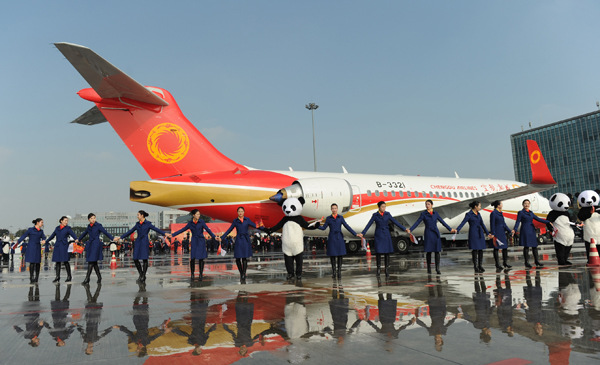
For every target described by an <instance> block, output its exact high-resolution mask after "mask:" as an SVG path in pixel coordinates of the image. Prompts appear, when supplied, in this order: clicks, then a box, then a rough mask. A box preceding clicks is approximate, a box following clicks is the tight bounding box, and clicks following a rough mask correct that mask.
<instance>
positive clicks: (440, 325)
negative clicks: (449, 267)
mask: <svg viewBox="0 0 600 365" xmlns="http://www.w3.org/2000/svg"><path fill="white" fill-rule="evenodd" d="M431 279H432V278H431V276H429V279H428V281H429V282H431ZM428 289H429V298H428V299H427V305H429V316H430V317H431V326H429V327H427V325H426V324H425V323H423V321H421V320H420V319H419V318H416V322H417V324H418V325H419V326H421V327H423V328H425V329H427V331H428V332H429V336H433V341H434V344H435V350H436V351H438V352H441V351H442V347H443V346H444V338H443V337H442V336H445V335H446V333H447V332H448V327H450V326H451V325H452V324H453V323H454V321H456V318H457V317H456V315H455V316H454V317H453V318H452V319H451V320H449V321H448V323H445V322H446V314H447V313H448V312H447V308H446V297H445V296H444V292H443V289H442V280H441V279H440V277H439V276H438V277H437V278H436V285H435V286H430V287H429V288H428Z"/></svg>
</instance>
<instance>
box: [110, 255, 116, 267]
mask: <svg viewBox="0 0 600 365" xmlns="http://www.w3.org/2000/svg"><path fill="white" fill-rule="evenodd" d="M110 268H111V270H115V269H116V268H117V258H116V257H115V251H113V253H112V258H111V259H110Z"/></svg>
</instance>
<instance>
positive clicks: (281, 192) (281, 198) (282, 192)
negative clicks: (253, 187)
mask: <svg viewBox="0 0 600 365" xmlns="http://www.w3.org/2000/svg"><path fill="white" fill-rule="evenodd" d="M285 199H287V193H286V192H285V190H279V191H278V192H277V194H275V195H273V196H272V197H270V198H269V200H271V201H274V202H275V203H277V204H281V203H282V202H283V201H284V200H285Z"/></svg>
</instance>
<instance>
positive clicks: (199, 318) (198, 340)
mask: <svg viewBox="0 0 600 365" xmlns="http://www.w3.org/2000/svg"><path fill="white" fill-rule="evenodd" d="M208 302H209V299H208V298H207V297H206V296H205V295H204V294H203V293H202V292H199V291H192V292H191V293H190V315H191V326H192V332H190V333H187V332H185V331H183V330H181V329H180V328H175V329H173V332H174V333H176V334H178V335H179V336H183V337H185V338H187V342H188V343H189V344H190V345H192V346H194V350H193V351H192V355H194V356H198V355H200V354H201V353H202V346H204V345H206V342H207V341H208V337H209V335H210V333H211V332H212V331H214V330H215V329H216V328H217V324H216V323H215V324H213V325H212V326H211V327H210V328H209V329H208V331H206V314H207V312H208Z"/></svg>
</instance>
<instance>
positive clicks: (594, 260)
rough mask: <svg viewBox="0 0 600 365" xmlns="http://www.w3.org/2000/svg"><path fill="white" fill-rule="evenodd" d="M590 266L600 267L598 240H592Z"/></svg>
mask: <svg viewBox="0 0 600 365" xmlns="http://www.w3.org/2000/svg"><path fill="white" fill-rule="evenodd" d="M587 264H588V266H600V257H599V256H598V248H597V247H596V240H595V239H593V238H592V239H590V258H589V259H588V263H587Z"/></svg>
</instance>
